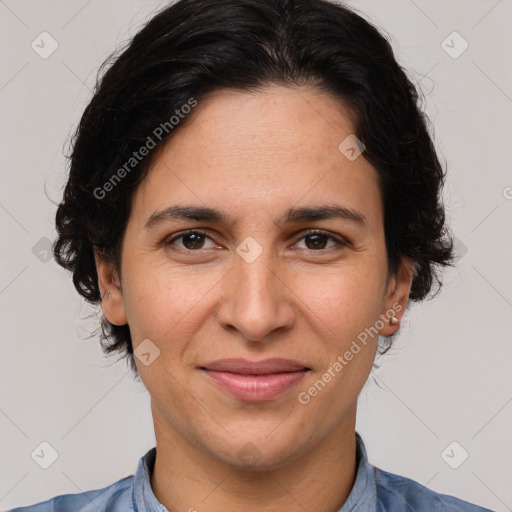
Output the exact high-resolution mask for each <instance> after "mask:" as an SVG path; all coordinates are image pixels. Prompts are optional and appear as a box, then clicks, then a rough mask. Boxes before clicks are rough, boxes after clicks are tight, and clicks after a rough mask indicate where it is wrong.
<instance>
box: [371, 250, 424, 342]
mask: <svg viewBox="0 0 512 512" xmlns="http://www.w3.org/2000/svg"><path fill="white" fill-rule="evenodd" d="M414 271H415V264H414V263H413V262H412V261H411V260H409V259H406V258H404V259H403V260H402V263H401V265H400V268H399V269H398V271H397V273H396V275H394V276H391V277H390V278H389V282H388V286H387V290H386V296H385V298H384V304H383V310H382V311H381V318H383V319H384V327H383V328H382V329H380V331H379V333H380V335H381V336H391V335H392V334H395V333H396V332H397V331H398V329H400V322H401V320H402V317H403V316H404V313H405V308H406V306H407V302H408V301H409V293H410V291H411V285H412V280H413V278H414ZM392 316H394V317H395V318H396V319H397V322H396V323H394V324H393V323H391V322H390V320H391V317H392Z"/></svg>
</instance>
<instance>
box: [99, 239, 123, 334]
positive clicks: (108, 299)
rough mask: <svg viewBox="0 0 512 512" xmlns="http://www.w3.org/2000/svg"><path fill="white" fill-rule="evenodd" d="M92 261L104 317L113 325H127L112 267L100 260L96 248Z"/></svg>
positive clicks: (119, 286) (118, 283)
mask: <svg viewBox="0 0 512 512" xmlns="http://www.w3.org/2000/svg"><path fill="white" fill-rule="evenodd" d="M94 261H95V262H96V272H97V274H98V286H99V288H100V295H101V307H102V309H103V313H104V315H105V317H106V318H107V320H108V321H109V322H110V323H111V324H114V325H125V324H127V323H128V320H127V318H126V311H125V307H124V297H123V292H122V289H121V282H120V280H119V277H118V275H117V272H116V270H115V268H114V265H113V264H112V263H110V262H108V261H106V260H105V259H104V258H102V257H101V255H100V254H99V252H98V250H97V249H96V248H95V249H94Z"/></svg>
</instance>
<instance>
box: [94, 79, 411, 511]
mask: <svg viewBox="0 0 512 512" xmlns="http://www.w3.org/2000/svg"><path fill="white" fill-rule="evenodd" d="M354 132H355V127H354V125H353V123H352V122H351V119H350V115H349V112H348V111H347V110H346V109H345V108H344V106H343V104H341V103H340V102H339V101H337V100H336V99H334V98H333V97H331V96H330V95H328V94H326V93H324V92H321V91H318V90H315V89H313V88H301V89H298V88H294V89H291V88H285V87H282V86H269V87H266V88H265V89H263V90H261V91H260V92H257V93H246V92H241V91H233V90H221V91H217V92H215V93H214V94H212V95H210V96H208V97H207V98H205V99H203V100H201V102H200V103H199V105H198V106H197V107H195V109H193V111H192V113H191V114H189V116H188V117H187V118H186V120H185V121H184V122H182V125H180V126H179V129H177V131H176V132H175V133H174V136H173V138H171V139H170V140H169V141H168V142H167V143H166V144H165V145H164V146H163V147H162V149H161V151H159V152H158V153H157V154H156V155H155V157H154V160H153V163H152V166H151V168H150V170H149V173H148V175H147V177H146V179H145V180H144V181H143V182H142V183H141V184H140V185H139V187H138V189H137V190H136V192H135V195H134V198H133V208H132V211H131V215H130V218H129V220H128V224H127V228H126V232H125V235H124V239H123V247H122V265H121V276H122V278H121V279H120V278H119V276H118V275H117V274H116V272H115V270H114V269H113V268H112V266H111V265H109V264H108V263H107V262H105V261H103V260H102V259H101V258H100V257H99V256H98V254H96V264H97V269H98V277H99V284H100V289H101V294H102V297H103V299H102V307H103V311H104V314H105V315H106V317H107V318H108V320H109V321H110V322H112V323H113V324H116V325H124V324H126V323H128V324H129V326H130V332H131V335H132V340H133V346H134V349H137V347H138V346H139V344H140V343H141V342H142V341H143V340H145V339H150V340H151V342H152V343H154V345H156V346H157V347H158V348H159V350H160V355H159V356H158V357H157V358H156V359H154V361H153V362H152V363H151V364H149V365H147V366H146V365H144V364H142V363H141V361H140V360H139V359H136V362H137V367H138V370H139V373H140V377H141V380H142V381H143V383H144V385H145V387H146V388H147V390H148V391H149V393H150V396H151V409H152V414H153V420H154V426H155V435H156V446H157V458H156V463H155V469H154V472H153V474H152V477H151V485H152V488H153V491H154V493H155V496H156V497H157V499H158V500H159V501H160V502H161V503H162V504H163V505H165V506H166V507H167V508H168V509H169V510H170V511H173V512H177V511H187V510H191V509H192V510H194V509H196V510H199V511H201V510H208V511H209V512H217V511H219V512H220V511H223V512H225V511H226V510H228V511H229V510H245V511H250V512H252V511H254V512H255V511H260V512H261V511H275V510H280V511H290V512H291V511H303V510H315V511H318V512H335V511H337V510H338V509H339V508H340V507H341V506H342V505H343V503H344V502H345V500H346V499H347V497H348V495H349V493H350V490H351V488H352V486H353V483H354V479H355V475H356V459H355V438H354V432H355V418H356V405H357V397H358V394H359V392H360V391H361V388H362V387H363V385H364V383H365V381H366V380H367V378H368V375H369V373H370V370H371V367H372V363H373V361H374V357H375V353H376V348H377V340H378V337H377V336H374V337H373V338H369V342H368V343H367V345H366V346H363V347H362V350H361V351H360V352H359V353H357V355H355V356H354V357H353V359H352V360H351V361H350V362H349V363H348V364H347V365H346V366H345V367H344V368H343V370H342V371H341V372H339V373H337V374H336V376H335V377H334V378H332V379H331V381H330V382H329V383H328V384H327V385H326V386H325V387H324V388H323V389H322V390H321V392H319V393H318V394H317V395H316V396H315V397H313V398H312V399H311V401H310V402H309V403H308V404H307V405H303V404H301V403H300V402H299V400H298V395H299V393H300V392H303V391H307V390H308V388H310V387H311V386H312V385H313V384H314V383H315V382H316V381H317V380H318V379H320V378H321V377H322V375H323V374H324V373H325V372H326V371H327V369H328V368H329V367H331V366H332V365H333V363H334V362H335V361H336V360H337V357H338V356H340V355H343V354H344V353H345V352H346V350H348V348H349V347H350V345H351V343H352V341H353V340H355V339H356V338H357V336H358V334H359V333H361V332H362V331H364V329H365V328H368V327H370V326H373V325H375V323H376V321H377V320H378V319H379V315H382V314H385V313H386V311H388V310H389V309H390V308H392V307H393V305H395V306H396V304H399V305H400V306H401V310H400V311H399V312H397V313H396V314H395V316H396V318H397V319H398V320H400V319H401V317H402V315H403V313H404V311H405V307H406V304H407V300H408V296H409V291H410V286H411V279H412V266H411V264H410V263H409V262H408V261H404V262H403V265H402V267H401V269H400V271H399V272H398V273H397V274H396V275H393V276H389V275H388V262H387V256H386V249H385V236H384V224H383V203H382V197H381V192H380V189H379V186H378V180H377V173H376V171H375V169H374V168H373V167H372V166H371V165H370V164H369V163H368V162H367V161H366V160H365V159H364V156H361V157H359V158H357V159H356V160H354V161H350V160H349V159H347V158H346V157H345V156H344V155H343V154H342V153H341V152H340V150H339V149H338V146H339V144H340V143H341V142H342V141H343V140H344V139H345V138H346V137H347V136H348V135H349V134H351V133H354ZM177 204H179V205H185V204H186V205H196V206H208V207H212V208H216V209H219V210H222V211H224V212H226V214H228V215H230V216H231V217H232V221H233V222H231V223H229V224H227V225H223V224H217V223H214V222H204V221H196V220H174V221H170V222H167V223H163V224H160V225H157V226H155V227H154V228H153V229H151V230H147V229H145V228H144V225H145V223H146V221H147V219H148V218H149V217H150V216H151V214H153V213H154V212H156V211H158V210H162V209H164V208H167V207H168V206H170V205H177ZM323 204H337V205H342V206H345V207H348V208H351V209H353V210H356V211H358V212H359V213H361V214H362V215H364V217H365V219H366V221H365V223H356V222H354V221H351V220H347V219H329V220H319V221H318V220H317V221H307V222H300V223H297V224H292V225H285V224H283V223H279V222H278V219H279V217H280V216H281V215H282V214H283V212H284V211H285V210H287V209H288V208H291V207H304V206H312V205H323ZM186 229H200V230H202V231H204V232H206V233H207V237H205V238H204V239H201V238H199V241H198V239H197V238H195V239H194V238H192V239H191V238H190V237H188V238H187V237H185V238H179V239H177V240H175V241H174V242H173V243H172V244H167V245H166V241H167V242H169V240H171V239H172V238H173V237H174V236H176V235H177V234H178V233H179V232H181V231H184V230H186ZM312 229H321V230H324V231H327V232H328V235H330V236H333V237H335V238H341V239H342V240H343V239H347V240H348V241H349V245H346V246H343V245H337V243H336V241H335V239H330V238H328V237H320V238H319V239H314V238H313V239H312V238H311V237H308V236H307V235H308V232H310V231H311V230H312ZM246 237H252V238H253V239H254V240H256V241H257V243H258V244H259V246H260V247H261V249H262V252H261V254H260V255H259V257H257V258H256V259H255V261H253V262H251V263H248V262H247V261H245V260H244V259H243V258H242V257H240V256H239V254H238V253H237V252H236V249H237V247H238V246H240V244H241V243H242V241H243V240H244V239H245V238H246ZM315 242H316V244H317V245H315ZM194 251H195V252H194ZM200 251H203V252H202V253H201V252H200ZM398 328H399V324H397V325H392V324H391V323H390V322H385V323H384V326H383V327H382V328H381V329H380V330H379V334H380V335H382V336H388V335H391V334H393V333H394V332H396V330H397V329H398ZM230 357H242V358H246V359H251V360H258V361H259V360H262V359H266V358H270V357H284V358H288V359H293V360H297V361H300V362H301V363H303V364H304V365H305V366H307V367H309V368H311V371H310V372H308V374H306V376H305V377H304V378H303V380H302V381H301V382H300V383H299V384H298V385H297V386H295V387H293V388H292V389H290V390H288V391H286V392H285V393H283V394H281V395H280V396H278V397H277V398H275V399H273V400H270V401H265V402H258V403H248V402H244V401H242V400H239V399H236V398H233V397H232V396H230V395H228V394H226V392H224V391H222V390H221V389H219V388H218V387H217V386H216V385H215V384H214V383H212V382H210V380H209V379H207V378H206V377H205V376H204V375H203V374H202V373H201V372H200V371H199V370H198V367H199V366H204V365H205V364H206V363H207V362H211V361H214V360H217V359H222V358H230ZM247 443H252V445H253V446H254V448H251V449H253V450H255V452H256V453H257V456H258V457H257V460H256V462H255V463H254V462H253V464H251V463H248V462H246V461H244V460H243V459H242V458H240V457H239V456H238V455H237V454H238V452H239V450H240V449H242V448H243V447H244V446H245V445H246V444H247Z"/></svg>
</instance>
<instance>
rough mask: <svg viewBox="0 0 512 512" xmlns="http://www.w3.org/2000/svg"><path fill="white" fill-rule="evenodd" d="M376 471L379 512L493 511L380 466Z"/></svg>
mask: <svg viewBox="0 0 512 512" xmlns="http://www.w3.org/2000/svg"><path fill="white" fill-rule="evenodd" d="M374 472H375V483H376V486H377V504H378V506H377V510H378V511H379V512H384V511H393V512H410V511H413V510H421V511H423V510H428V511H429V512H492V511H490V509H488V508H483V507H480V506H478V505H473V504H472V503H469V502H467V501H464V500H461V499H459V498H455V497H454V496H449V495H447V494H438V493H436V492H434V491H432V490H431V489H428V488H427V487H425V486H424V485H422V484H420V483H419V482H416V481H414V480H411V479H410V478H406V477H404V476H400V475H395V474H393V473H389V472H387V471H383V470H382V469H380V468H377V467H374Z"/></svg>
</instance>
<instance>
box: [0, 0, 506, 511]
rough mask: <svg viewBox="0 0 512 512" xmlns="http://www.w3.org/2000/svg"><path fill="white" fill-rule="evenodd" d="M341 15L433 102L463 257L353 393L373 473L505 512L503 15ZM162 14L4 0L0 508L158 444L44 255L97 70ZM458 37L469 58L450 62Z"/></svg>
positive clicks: (487, 5) (99, 479)
mask: <svg viewBox="0 0 512 512" xmlns="http://www.w3.org/2000/svg"><path fill="white" fill-rule="evenodd" d="M349 4H350V5H352V6H353V7H355V8H356V9H359V10H361V11H362V13H364V16H365V17H367V18H368V19H370V20H372V21H373V22H375V23H376V24H377V25H378V26H379V27H383V28H384V29H385V31H386V32H387V33H388V34H389V35H390V37H391V39H392V43H393V46H394V48H395V50H396V55H397V58H398V59H399V61H400V62H401V63H402V64H403V65H404V66H405V67H406V68H407V69H409V70H410V75H411V76H412V77H413V79H414V80H415V81H416V82H417V83H418V84H419V85H420V86H421V88H422V90H423V91H424V93H425V102H426V109H427V112H428V115H429V116H430V118H431V120H432V122H433V123H434V125H435V138H436V144H437V147H438V148H439V151H440V153H441V155H442V156H443V158H445V159H446V161H447V164H448V168H449V176H448V182H447V185H446V190H445V200H446V204H447V208H448V215H449V218H450V220H451V223H452V226H453V229H454V231H455V234H456V236H457V239H458V246H459V257H460V260H459V262H458V267H457V269H454V270H450V271H448V272H447V273H446V275H445V286H444V288H443V290H442V292H441V294H440V295H439V296H438V297H437V298H435V299H434V300H432V301H430V302H426V303H424V304H420V305H417V306H414V307H413V308H412V309H411V311H410V313H409V314H408V315H407V317H406V319H405V322H404V325H403V327H402V329H401V335H400V337H399V339H398V340H397V344H396V346H395V348H394V349H392V350H391V352H390V353H389V354H388V355H387V356H385V357H384V358H383V359H382V360H381V363H382V367H381V368H380V369H379V370H378V371H377V372H376V373H375V374H374V375H373V376H372V377H371V379H370V380H369V382H368V383H367V385H366V386H365V388H364V389H363V392H362V394H361V397H360V406H359V419H358V431H359V432H360V433H361V434H362V436H363V438H364V440H365V442H366V445H367V448H368V452H369V456H370V461H371V462H372V463H373V464H375V465H377V466H379V467H381V468H383V469H386V470H388V471H391V472H395V473H399V474H402V475H405V476H408V477H410V478H413V479H415V480H418V481H419V482H421V483H423V484H425V485H427V486H429V487H430V488H432V489H434V490H436V491H438V492H443V493H448V494H454V495H456V496H459V497H462V498H464V499H466V500H468V501H472V502H475V503H478V504H480V505H483V506H486V507H489V508H491V509H493V510H498V511H505V510H512V508H511V507H512V486H511V485H510V482H511V481H512V470H511V466H512V436H511V435H510V432H512V428H511V426H512V403H511V402H512V380H511V379H510V367H511V355H512V346H511V343H510V341H511V340H510V331H511V327H512V322H511V308H512V276H511V272H510V261H512V259H511V252H512V250H511V249H512V241H511V237H510V224H511V210H512V199H511V198H512V176H511V174H510V168H511V152H510V141H511V140H512V138H511V135H512V134H511V131H512V130H511V110H512V73H511V68H510V62H512V58H511V53H512V44H511V43H512V41H511V39H512V36H511V32H510V20H511V15H512V5H511V1H510V0H498V1H496V0H479V1H476V0H472V1H468V0H460V1H439V0H438V1H432V0H431V1H426V0H415V1H413V0H393V1H386V2H383V1H376V0H366V1H352V2H349ZM162 5H163V3H162V2H157V1H135V0H129V1H126V0H125V1H123V2H121V1H119V0H117V1H113V0H109V1H99V0H89V1H84V0H71V1H66V2H64V1H61V2H58V1H50V0H48V1H41V0H37V1H36V0H32V1H29V0H17V1H14V0H4V1H0V42H1V44H0V51H1V54H2V64H3V65H2V69H1V71H0V105H1V119H2V123H1V140H2V145H1V166H0V172H1V183H2V186H1V190H0V223H1V229H2V246H1V259H2V265H1V270H0V308H1V324H0V326H1V327H0V328H1V331H0V339H1V357H0V376H1V377H0V378H1V388H0V389H1V407H0V432H1V436H0V449H1V456H0V509H1V510H6V509H8V508H11V507H14V506H19V505H28V504H31V503H34V502H37V501H42V500H44V499H48V498H50V497H52V496H55V495H57V494H65V493H76V492H81V491H84V490H90V489H95V488H100V487H104V486H106V485H109V484H110V483H112V482H114V481H115V480H118V479H119V478H121V477H124V476H127V475H129V474H133V473H134V472H135V469H136V465H137V462H138V460H139V458H140V457H141V455H142V454H143V453H145V451H146V450H148V449H149V448H151V447H152V446H154V442H155V441H154V434H153V428H152V420H151V413H150V409H149V396H148V394H147V392H146V390H145V388H144V387H143V385H141V384H138V383H136V382H133V381H132V380H131V378H130V375H129V373H128V368H127V366H125V365H124V364H123V363H118V364H114V363H113V361H114V360H111V361H107V360H106V359H105V358H104V357H103V356H102V354H101V351H100V348H99V343H98V341H97V338H91V339H87V338H86V337H87V335H88V334H89V333H90V332H92V331H93V330H94V329H95V327H96V326H97V317H96V316H95V311H94V310H93V309H91V308H90V307H89V306H88V305H87V304H86V303H85V302H84V301H83V300H81V299H80V298H79V296H78V294H77V293H76V292H75V290H74V288H73V286H72V282H71V277H70V275H68V274H67V273H66V272H65V271H64V270H63V269H61V268H60V267H58V265H57V264H56V263H55V262H54V261H53V260H49V261H46V259H47V253H46V252H45V251H46V249H47V247H48V243H49V241H48V240H53V239H54V237H55V230H54V227H53V222H54V212H55V206H54V205H53V204H52V201H53V202H57V201H59V200H60V197H61V187H62V186H63V184H64V182H65V160H64V157H63V155H62V152H63V149H64V148H65V145H66V142H67V141H68V140H69V135H70V133H71V130H72V129H73V128H74V126H75V124H76V123H77V121H78V119H79V117H80V115H81V113H82V111H83V109H84V107H85V106H86V104H87V100H88V98H89V97H90V88H91V87H92V85H93V83H94V78H95V74H96V70H97V68H98V66H99V64H100V63H101V62H102V61H103V60H104V58H105V57H107V55H109V53H110V52H111V51H112V50H114V48H116V47H117V46H118V45H119V44H120V43H122V42H123V41H124V40H125V39H126V38H128V37H130V36H132V35H133V34H134V33H135V32H136V31H137V29H138V28H139V27H140V26H141V25H142V24H143V23H144V22H145V21H146V20H147V19H148V18H149V17H150V15H151V13H152V12H154V11H155V9H157V8H159V7H161V6H162ZM43 31H47V32H48V33H50V34H51V36H52V37H53V38H54V39H55V40H56V41H57V43H58V45H59V46H58V48H57V50H56V51H55V52H54V53H53V54H52V55H50V56H49V57H48V58H46V59H43V58H41V56H40V55H39V54H38V53H36V52H35V51H34V50H33V49H32V48H31V43H32V41H34V40H35V41H36V43H37V42H38V41H40V37H39V35H40V34H41V32H43ZM454 31H456V32H458V33H459V34H460V36H461V37H462V38H463V39H464V40H465V41H467V43H468V44H469V47H468V48H467V50H466V51H465V52H464V53H462V54H461V55H460V56H457V58H453V56H454V55H455V54H456V53H458V52H459V51H460V50H461V49H462V48H463V46H462V45H463V44H464V42H463V40H462V39H460V38H459V36H457V35H455V36H453V35H451V36H450V34H452V32H454ZM448 36H450V37H448ZM447 37H448V39H446V38H447ZM445 40H446V42H445V43H444V45H443V44H442V42H443V41H445ZM39 45H40V46H41V45H42V43H40V42H39ZM49 47H50V46H49V40H48V39H47V40H46V43H45V48H46V49H48V48H49ZM450 47H451V48H450ZM445 50H447V51H448V52H451V54H452V55H451V56H450V55H449V54H448V53H447V51H445ZM506 263H508V265H506ZM89 315H91V316H90V317H89V318H86V317H87V316H89ZM375 381H377V382H378V384H379V385H376V382H375ZM43 441H46V442H48V443H50V444H51V445H52V446H53V447H54V448H55V450H56V451H57V452H58V454H59V456H58V458H57V460H56V461H55V462H54V463H53V464H52V465H51V466H50V467H49V468H48V469H42V468H41V467H39V465H37V464H36V463H35V462H34V460H33V459H32V458H31V453H32V452H33V451H34V449H36V448H37V447H38V446H39V445H40V443H41V442H43ZM453 441H456V442H457V443H458V445H456V446H455V448H453V445H452V447H450V448H449V449H448V450H447V452H444V453H445V456H444V458H443V456H442V453H443V451H444V450H445V448H446V447H448V446H449V445H450V443H452V442H453ZM452 448H453V451H451V450H452ZM462 450H465V451H467V452H468V453H469V458H468V459H467V460H466V461H465V462H464V463H463V464H461V465H460V466H459V467H458V468H457V469H453V468H452V467H450V466H449V465H448V464H447V462H446V461H447V460H449V461H450V463H451V464H452V465H456V464H458V463H460V461H461V458H462V455H463V454H464V452H463V451H462ZM447 455H448V456H447Z"/></svg>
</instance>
